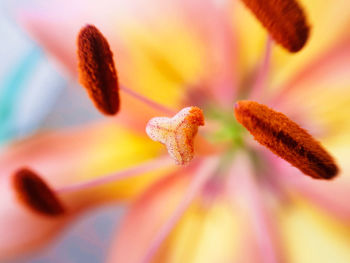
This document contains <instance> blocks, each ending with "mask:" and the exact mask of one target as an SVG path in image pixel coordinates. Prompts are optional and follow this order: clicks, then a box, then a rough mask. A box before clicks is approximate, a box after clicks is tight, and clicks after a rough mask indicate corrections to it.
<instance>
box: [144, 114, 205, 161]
mask: <svg viewBox="0 0 350 263" xmlns="http://www.w3.org/2000/svg"><path fill="white" fill-rule="evenodd" d="M203 125H204V116H203V112H202V110H201V109H200V108H198V107H187V108H184V109H182V110H181V111H179V112H178V113H177V114H176V115H175V116H174V117H172V118H167V117H156V118H153V119H151V120H150V121H149V122H148V123H147V126H146V133H147V135H148V136H149V137H150V138H151V139H152V140H154V141H158V142H160V143H162V144H164V145H165V146H166V148H167V150H168V152H169V154H170V156H171V157H172V158H173V159H174V160H175V162H176V164H178V165H186V164H188V163H189V162H190V161H191V160H192V159H193V156H194V147H193V143H194V138H195V136H196V134H197V132H198V126H203Z"/></svg>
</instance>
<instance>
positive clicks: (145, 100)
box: [120, 86, 176, 115]
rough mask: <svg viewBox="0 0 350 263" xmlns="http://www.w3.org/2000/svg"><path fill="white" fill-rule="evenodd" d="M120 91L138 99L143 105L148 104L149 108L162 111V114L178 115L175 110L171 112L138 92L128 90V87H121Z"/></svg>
mask: <svg viewBox="0 0 350 263" xmlns="http://www.w3.org/2000/svg"><path fill="white" fill-rule="evenodd" d="M120 90H121V91H124V92H125V93H127V94H128V95H130V96H132V97H133V98H135V99H137V100H138V101H141V102H142V103H144V104H146V105H147V106H149V107H151V108H153V109H155V110H157V111H161V112H163V113H165V114H169V115H173V114H175V113H176V112H175V111H174V110H171V109H169V108H167V107H165V106H163V105H161V104H159V103H157V102H155V101H153V100H151V99H149V98H147V97H145V96H143V95H141V94H139V93H137V92H136V91H133V90H131V89H128V88H127V87H124V86H120Z"/></svg>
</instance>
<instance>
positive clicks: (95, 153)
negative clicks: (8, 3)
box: [0, 0, 350, 263]
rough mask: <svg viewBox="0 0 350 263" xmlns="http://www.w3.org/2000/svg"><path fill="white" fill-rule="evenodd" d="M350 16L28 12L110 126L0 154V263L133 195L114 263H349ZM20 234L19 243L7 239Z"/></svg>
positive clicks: (77, 7)
mask: <svg viewBox="0 0 350 263" xmlns="http://www.w3.org/2000/svg"><path fill="white" fill-rule="evenodd" d="M60 10H61V11H60ZM349 13H350V7H349V4H348V3H347V1H339V2H338V1H337V3H334V2H332V3H329V2H328V1H314V0H305V1H300V3H298V2H296V1H294V0H288V1H282V0H281V1H272V0H268V1H257V0H243V1H212V0H204V1H197V0H191V1H182V0H180V1H172V0H166V1H160V0H154V1H151V2H149V1H147V2H144V1H141V0H136V1H126V0H125V1H116V2H112V1H107V0H101V1H99V2H98V5H96V2H95V1H80V0H79V1H75V2H74V4H72V3H71V2H68V1H60V2H57V3H56V2H54V3H50V4H48V5H47V6H45V4H44V7H42V9H41V11H37V10H34V11H33V10H32V11H28V10H27V11H25V12H22V13H21V16H20V19H21V22H22V24H23V25H24V26H25V28H26V29H27V30H28V32H29V33H30V34H31V35H32V36H33V37H34V38H35V39H36V40H37V41H38V42H39V43H40V44H41V45H42V46H43V47H44V48H45V49H46V50H47V52H48V54H50V55H51V56H52V57H53V58H55V59H56V61H57V62H58V63H59V64H60V65H61V66H63V68H64V69H65V71H66V72H68V73H69V74H70V75H71V76H73V77H77V76H78V74H79V76H80V81H81V83H82V85H83V86H84V87H85V88H86V89H87V90H88V92H89V95H90V97H91V98H92V99H93V101H94V104H95V105H96V106H97V108H98V109H99V110H100V111H101V112H102V113H104V114H108V115H112V116H113V117H110V118H109V119H108V121H105V122H100V123H97V124H92V125H91V124H90V125H86V126H84V127H77V128H74V129H72V130H68V131H63V130H62V131H52V132H49V133H48V134H46V135H40V134H39V135H37V136H36V137H34V138H29V139H28V140H26V141H21V142H18V143H16V144H15V145H13V146H10V147H8V149H5V150H4V151H3V153H2V156H1V157H2V158H1V161H0V167H1V173H2V174H1V176H2V179H4V180H5V183H3V184H1V187H3V188H4V192H5V193H6V195H7V196H10V197H11V198H6V199H2V200H3V202H4V205H2V206H1V208H0V209H4V210H1V211H0V229H1V232H2V233H8V235H6V236H9V239H10V240H12V242H11V243H8V244H7V246H5V245H6V242H7V241H6V239H7V238H3V239H0V242H1V243H0V248H1V249H2V248H4V249H2V250H0V257H5V256H8V255H10V254H15V253H18V252H19V251H23V250H28V249H32V248H33V247H35V246H37V245H39V244H43V243H45V242H46V241H47V240H48V239H49V238H51V237H52V236H54V234H55V233H57V232H58V231H59V229H60V228H61V227H62V226H64V225H65V224H66V223H68V222H70V221H71V218H73V217H74V216H76V215H78V214H79V213H80V212H81V211H83V210H85V209H87V208H89V207H92V206H93V205H99V204H102V203H105V202H112V201H115V202H116V201H121V200H128V201H129V202H131V205H130V208H129V209H128V211H127V213H126V215H125V216H124V217H123V220H122V223H121V225H120V227H119V230H118V232H117V233H116V235H115V239H114V241H113V243H112V245H111V249H110V255H109V262H123V263H128V262H201V263H203V262H286V261H287V262H316V261H317V262H348V261H350V254H349V250H348V243H349V237H348V235H344V233H348V231H349V223H348V222H349V218H350V206H349V205H348V204H347V200H348V198H349V193H350V191H349V190H350V177H349V172H350V171H349V168H350V167H349V165H348V162H347V156H348V151H349V150H348V149H349V147H348V143H349V142H350V141H349V138H348V134H349V128H350V126H349V125H348V121H347V115H348V112H349V110H350V106H349V105H350V104H349V103H348V102H349V101H348V100H349V99H350V93H349V92H350V89H349V84H350V80H349V78H348V77H347V76H348V74H349V70H350V67H349V63H350V59H349V58H350V49H349V46H350V45H349V44H350V43H349V42H350V37H349V35H346V29H347V26H348V24H349V22H350V21H348V20H349V17H350V16H349V15H347V14H349ZM87 23H88V24H94V25H95V26H96V29H97V28H98V31H96V30H93V32H95V33H91V32H90V29H91V27H90V26H87V27H86V26H85V27H84V25H85V24H87ZM310 25H311V26H312V27H311V30H310ZM82 27H83V29H81V28H82ZM93 28H95V27H93ZM78 32H80V34H79V36H80V37H78V58H79V61H80V62H79V66H78V63H77V59H76V58H77V55H76V50H77V47H76V38H77V35H78ZM86 32H90V33H89V34H88V36H87V37H86V35H85V34H84V33H86ZM96 32H97V33H96ZM344 34H345V35H344ZM91 36H93V37H91ZM79 40H84V41H85V40H86V41H87V42H84V43H85V44H87V45H85V44H84V43H83V44H81V45H80V44H79V43H80V41H79ZM91 43H95V45H92V44H91ZM96 43H97V44H96ZM96 46H97V48H96ZM94 50H95V51H94ZM96 50H97V51H96ZM295 52H298V53H295ZM112 53H113V54H114V60H113V59H112ZM101 54H102V55H101ZM113 61H114V62H113ZM114 63H115V68H114ZM106 65H108V67H107V66H106ZM78 68H79V71H80V72H79V73H78V70H77V69H78ZM100 68H103V69H104V70H103V71H99V69H100ZM115 69H116V70H115ZM116 71H117V72H118V76H117V75H116ZM87 72H90V73H89V74H87ZM101 83H103V84H102V85H101ZM111 83H112V84H111ZM118 83H120V84H118ZM110 84H111V85H110ZM117 85H119V86H117ZM111 98H114V99H112V100H111ZM119 100H120V101H119ZM119 102H120V104H119ZM234 105H236V106H234ZM265 105H267V106H265ZM115 114H116V115H115ZM114 115H115V116H114ZM202 126H203V127H202ZM247 130H248V131H249V133H248V132H247ZM306 130H307V131H306ZM146 132H147V134H148V135H149V136H150V138H148V137H147V134H146ZM250 133H251V134H250ZM195 135H197V137H198V138H196V140H195V138H194V136H195ZM252 135H253V136H252ZM253 137H254V138H255V140H256V141H254V140H253ZM316 138H317V139H316ZM151 139H152V140H155V141H158V142H153V141H152V140H151ZM177 140H179V142H180V143H178V144H176V142H178V141H177ZM317 140H319V141H320V142H321V143H319V142H318V141H317ZM159 142H161V143H163V144H164V145H165V147H162V145H161V144H159ZM264 146H265V147H266V148H265V147H264ZM167 151H168V152H169V155H170V156H171V158H169V157H167ZM276 155H277V156H276ZM175 163H177V164H178V165H176V164H175ZM133 165H134V166H133ZM293 166H294V167H293ZM21 167H28V169H30V170H29V171H31V172H28V170H24V171H27V173H29V174H33V175H32V177H30V178H36V179H34V181H35V182H36V183H34V185H35V186H37V185H41V186H40V189H46V190H47V191H46V192H48V193H50V194H49V196H50V197H51V199H53V200H56V203H58V204H59V207H62V212H60V213H58V215H57V214H56V215H54V216H49V215H48V214H44V215H43V214H42V213H41V214H38V206H37V205H36V206H33V202H28V200H32V199H28V198H27V199H23V198H20V197H23V196H28V194H27V195H26V194H25V193H29V196H31V197H33V196H32V195H33V194H30V193H33V191H28V189H27V187H26V186H28V184H23V182H22V181H20V182H21V184H19V185H22V186H23V185H24V186H25V187H16V185H17V186H18V184H14V183H13V182H18V181H16V180H15V181H14V178H18V176H19V175H18V174H20V175H21V173H19V172H16V171H18V169H19V168H21ZM19 171H20V172H21V171H22V172H23V170H19ZM108 173H112V174H110V175H107V176H104V174H108ZM144 173H148V174H146V175H142V174H144ZM39 175H40V176H41V178H43V180H45V182H46V183H43V182H42V181H41V180H42V179H40V180H39V179H38V178H40V177H39ZM307 175H309V176H307ZM130 177H131V178H130ZM19 178H20V179H21V178H22V180H23V177H21V176H19ZM24 178H26V177H24ZM315 178H318V179H315ZM331 178H333V180H329V179H331ZM39 182H40V183H39ZM42 185H45V187H44V186H42ZM5 190H6V191H5ZM35 196H36V197H38V198H34V200H42V198H41V196H40V195H39V196H37V195H35ZM49 199H50V198H49ZM23 200H27V201H23ZM44 203H45V202H44ZM39 204H40V205H43V203H41V202H40V201H39ZM11 208H13V209H11ZM39 210H40V209H39ZM60 211H61V210H60ZM41 212H42V211H41ZM19 213H20V214H21V215H22V217H21V218H24V219H26V220H25V221H24V220H23V222H21V223H20V222H18V221H14V220H13V219H14V218H16V216H17V214H19ZM2 218H5V220H2ZM42 220H44V221H45V225H47V227H45V228H42V229H39V230H38V229H37V228H34V227H33V226H37V225H39V222H40V224H41V221H42ZM17 224H21V228H23V229H25V230H26V233H27V234H26V235H25V236H24V237H22V236H21V233H23V232H24V230H23V231H21V232H17V231H16V230H15V231H8V229H13V228H15V226H16V225H17ZM43 224H44V223H43ZM6 230H7V231H6ZM9 232H10V233H9Z"/></svg>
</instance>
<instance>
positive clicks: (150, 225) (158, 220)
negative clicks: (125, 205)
mask: <svg viewBox="0 0 350 263" xmlns="http://www.w3.org/2000/svg"><path fill="white" fill-rule="evenodd" d="M189 179H190V176H189V174H188V173H183V174H179V173H177V174H172V175H170V176H168V177H166V178H164V179H163V180H161V181H159V182H157V183H156V184H155V185H153V186H152V187H151V188H150V189H148V191H146V192H145V194H144V195H142V196H141V197H140V198H138V199H137V200H136V202H135V203H134V205H133V206H132V207H131V208H130V210H129V212H128V213H127V215H126V217H125V218H124V219H123V221H122V223H121V225H120V229H119V233H118V234H117V236H116V239H115V240H114V242H113V244H112V246H111V250H110V256H109V262H124V263H128V262H130V263H131V262H135V263H136V262H140V261H141V260H142V258H143V257H144V256H145V254H146V251H147V250H148V248H149V246H150V241H151V240H152V238H153V237H154V235H155V234H156V233H157V230H158V229H159V228H160V227H161V226H162V225H163V224H164V222H166V221H167V219H168V218H169V216H170V215H171V213H172V212H173V210H174V208H175V206H176V204H177V203H178V202H179V201H180V200H181V197H182V195H183V193H184V192H185V191H186V187H187V185H188V183H189Z"/></svg>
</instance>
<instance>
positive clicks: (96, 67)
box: [77, 25, 120, 115]
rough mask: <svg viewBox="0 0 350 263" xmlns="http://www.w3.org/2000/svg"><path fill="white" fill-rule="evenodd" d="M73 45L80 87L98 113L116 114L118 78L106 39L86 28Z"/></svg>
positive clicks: (93, 30) (94, 29)
mask: <svg viewBox="0 0 350 263" xmlns="http://www.w3.org/2000/svg"><path fill="white" fill-rule="evenodd" d="M77 45H78V52H77V53H78V62H79V64H78V70H79V81H80V83H81V84H82V85H83V86H84V87H85V89H86V90H87V92H88V94H89V96H90V97H91V99H92V101H93V102H94V104H95V106H96V107H97V109H99V110H100V112H101V113H103V114H106V115H114V114H116V113H117V112H118V110H119V104H120V100H119V87H118V77H117V72H116V69H115V66H114V61H113V54H112V51H111V50H110V48H109V44H108V42H107V40H106V38H105V37H104V36H103V35H102V33H101V32H100V31H99V30H98V29H97V28H96V27H95V26H93V25H87V26H85V27H83V28H82V29H81V30H80V32H79V35H78V39H77Z"/></svg>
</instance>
